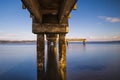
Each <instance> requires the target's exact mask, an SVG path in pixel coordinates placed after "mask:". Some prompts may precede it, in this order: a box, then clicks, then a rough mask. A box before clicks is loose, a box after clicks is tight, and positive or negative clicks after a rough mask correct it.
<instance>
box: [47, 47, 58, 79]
mask: <svg viewBox="0 0 120 80" xmlns="http://www.w3.org/2000/svg"><path fill="white" fill-rule="evenodd" d="M56 56H57V55H56V48H55V46H54V45H53V46H50V49H49V50H48V54H47V68H46V80H59V72H58V65H57V59H56V58H57V57H56Z"/></svg>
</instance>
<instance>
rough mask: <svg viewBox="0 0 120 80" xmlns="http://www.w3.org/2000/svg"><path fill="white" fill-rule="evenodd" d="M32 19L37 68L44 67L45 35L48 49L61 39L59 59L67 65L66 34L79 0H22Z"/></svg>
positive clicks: (23, 6) (63, 64)
mask: <svg viewBox="0 0 120 80" xmlns="http://www.w3.org/2000/svg"><path fill="white" fill-rule="evenodd" d="M21 1H22V8H23V9H27V10H28V11H29V13H30V17H31V19H32V32H33V33H34V34H36V35H37V69H38V70H41V69H42V68H43V67H44V48H45V42H44V40H45V36H46V40H47V46H48V49H50V46H51V44H52V45H53V46H54V48H55V49H56V40H57V38H58V40H59V57H60V58H59V59H60V64H62V66H66V38H65V37H66V34H67V33H68V28H69V26H68V24H69V23H68V19H69V18H70V12H71V11H72V9H74V10H76V2H77V0H54V1H53V0H21Z"/></svg>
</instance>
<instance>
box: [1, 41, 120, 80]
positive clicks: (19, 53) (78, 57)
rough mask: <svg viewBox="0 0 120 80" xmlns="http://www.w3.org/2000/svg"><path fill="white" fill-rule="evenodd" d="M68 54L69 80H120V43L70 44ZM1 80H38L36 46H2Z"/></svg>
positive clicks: (67, 68) (67, 72)
mask: <svg viewBox="0 0 120 80" xmlns="http://www.w3.org/2000/svg"><path fill="white" fill-rule="evenodd" d="M45 51H46V50H45ZM66 54H67V55H66V56H67V64H66V65H67V66H66V73H65V74H66V80H120V43H109V44H108V43H101V44H98V43H94V44H93V43H90V44H89V43H88V44H86V46H84V45H82V44H81V43H69V44H68V46H67V53H66ZM0 80H37V69H36V45H35V44H31V45H28V44H22V45H20V44H9V45H8V44H0ZM63 80H64V79H63Z"/></svg>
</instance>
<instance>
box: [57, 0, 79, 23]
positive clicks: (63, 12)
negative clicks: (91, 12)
mask: <svg viewBox="0 0 120 80" xmlns="http://www.w3.org/2000/svg"><path fill="white" fill-rule="evenodd" d="M76 2H77V0H63V2H62V5H61V8H60V10H59V16H58V17H59V23H62V21H63V19H64V18H65V17H68V15H69V14H70V12H71V10H72V9H73V7H74V5H75V4H76Z"/></svg>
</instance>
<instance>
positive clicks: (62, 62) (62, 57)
mask: <svg viewBox="0 0 120 80" xmlns="http://www.w3.org/2000/svg"><path fill="white" fill-rule="evenodd" d="M65 35H66V34H59V69H60V78H61V79H60V80H66V39H65Z"/></svg>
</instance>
